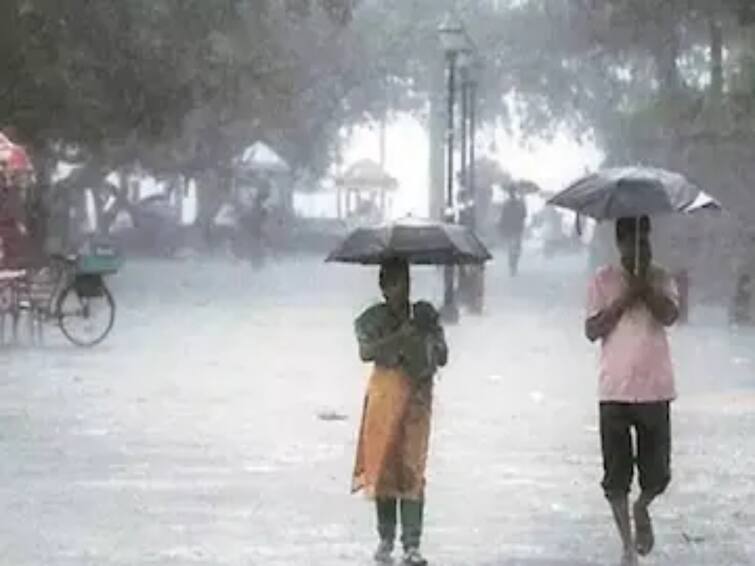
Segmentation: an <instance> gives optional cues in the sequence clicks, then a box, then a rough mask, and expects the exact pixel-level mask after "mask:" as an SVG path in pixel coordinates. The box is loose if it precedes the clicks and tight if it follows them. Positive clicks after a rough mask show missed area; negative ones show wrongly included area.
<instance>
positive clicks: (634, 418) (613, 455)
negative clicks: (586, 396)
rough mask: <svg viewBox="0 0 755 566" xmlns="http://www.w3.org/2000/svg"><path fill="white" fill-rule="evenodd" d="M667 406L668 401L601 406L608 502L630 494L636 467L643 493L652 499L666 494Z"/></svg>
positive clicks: (668, 470) (668, 474)
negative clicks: (634, 442) (633, 440)
mask: <svg viewBox="0 0 755 566" xmlns="http://www.w3.org/2000/svg"><path fill="white" fill-rule="evenodd" d="M669 405H670V404H669V402H668V401H663V402H657V403H613V402H607V403H601V404H600V440H601V448H602V451H603V470H604V476H603V482H602V486H603V490H604V492H605V494H606V497H607V498H608V499H609V500H615V499H618V498H623V497H626V496H627V494H629V491H630V488H631V485H632V479H633V477H634V468H635V464H636V466H637V470H638V472H639V480H640V488H641V489H642V492H643V494H645V495H646V496H649V497H651V498H652V497H655V496H657V495H660V494H661V493H663V492H664V491H666V488H667V487H668V484H669V483H670V481H671V418H670V406H669ZM633 429H634V435H635V438H636V448H635V446H633V443H632V430H633Z"/></svg>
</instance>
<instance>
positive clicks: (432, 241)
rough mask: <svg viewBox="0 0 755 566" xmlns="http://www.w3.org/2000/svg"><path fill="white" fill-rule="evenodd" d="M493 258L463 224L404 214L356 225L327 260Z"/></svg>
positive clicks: (471, 260) (455, 260) (428, 262)
mask: <svg viewBox="0 0 755 566" xmlns="http://www.w3.org/2000/svg"><path fill="white" fill-rule="evenodd" d="M491 258H492V256H491V255H490V252H489V251H488V250H487V248H486V247H485V245H484V244H483V243H482V242H480V240H479V239H478V238H477V236H476V235H475V234H474V232H472V231H471V230H469V229H468V228H466V227H464V226H459V225H457V224H445V223H442V222H435V221H431V220H425V219H419V218H405V219H402V220H397V221H395V222H390V223H388V224H385V225H382V226H375V227H363V228H357V229H355V230H354V231H352V232H351V233H350V234H349V235H348V236H346V238H345V239H344V241H343V242H341V244H340V245H339V246H338V247H337V248H336V249H335V250H334V251H333V252H331V254H330V255H329V256H328V258H327V260H326V261H331V262H341V263H360V264H365V265H374V264H380V263H383V262H384V261H386V260H389V259H404V260H406V261H408V262H409V263H412V264H415V265H461V264H479V263H484V262H485V261H487V260H489V259H491Z"/></svg>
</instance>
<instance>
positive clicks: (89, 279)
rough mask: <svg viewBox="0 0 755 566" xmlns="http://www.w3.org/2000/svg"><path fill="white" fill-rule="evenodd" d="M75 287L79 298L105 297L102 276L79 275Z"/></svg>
mask: <svg viewBox="0 0 755 566" xmlns="http://www.w3.org/2000/svg"><path fill="white" fill-rule="evenodd" d="M73 285H74V288H75V289H76V294H77V295H79V297H101V296H102V295H103V284H102V276H100V275H98V274H83V275H77V276H76V280H75V281H74V283H73Z"/></svg>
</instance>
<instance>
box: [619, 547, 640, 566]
mask: <svg viewBox="0 0 755 566" xmlns="http://www.w3.org/2000/svg"><path fill="white" fill-rule="evenodd" d="M637 565H638V561H637V553H636V552H635V551H634V549H631V548H630V549H628V550H625V551H624V554H623V555H622V556H621V566H637Z"/></svg>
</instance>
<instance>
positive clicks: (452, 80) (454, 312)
mask: <svg viewBox="0 0 755 566" xmlns="http://www.w3.org/2000/svg"><path fill="white" fill-rule="evenodd" d="M456 57H457V54H456V53H454V52H450V53H449V54H448V101H447V102H448V129H447V131H446V144H447V147H446V150H447V158H446V159H447V163H446V165H447V167H448V169H447V171H446V215H445V220H446V222H453V221H454V212H453V205H454V125H455V120H454V98H455V94H456V92H455V91H456ZM441 316H442V317H443V320H444V321H445V322H447V323H456V322H458V320H459V310H458V308H457V306H456V298H455V292H454V268H453V266H452V265H447V266H445V269H444V271H443V308H442V309H441Z"/></svg>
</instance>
